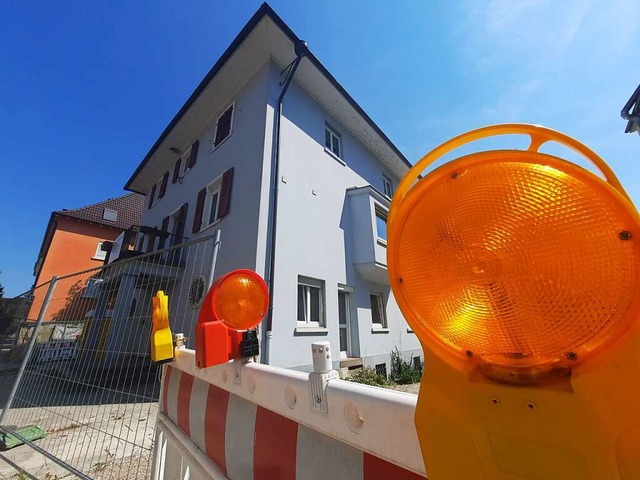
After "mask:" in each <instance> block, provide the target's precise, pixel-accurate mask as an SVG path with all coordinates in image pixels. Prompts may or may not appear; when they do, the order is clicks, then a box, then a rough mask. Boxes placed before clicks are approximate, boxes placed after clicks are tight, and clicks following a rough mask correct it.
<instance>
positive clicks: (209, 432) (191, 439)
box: [154, 349, 425, 480]
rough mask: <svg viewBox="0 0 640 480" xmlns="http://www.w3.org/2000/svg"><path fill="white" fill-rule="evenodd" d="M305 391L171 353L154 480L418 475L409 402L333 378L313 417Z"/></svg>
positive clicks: (268, 370)
mask: <svg viewBox="0 0 640 480" xmlns="http://www.w3.org/2000/svg"><path fill="white" fill-rule="evenodd" d="M309 392H310V388H309V375H308V374H304V373H301V372H294V371H291V370H285V369H280V368H277V367H270V366H267V365H260V364H253V363H250V364H247V365H244V366H240V364H233V363H230V364H226V365H221V366H219V367H214V368H210V369H203V370H197V369H195V358H194V352H193V351H190V350H186V349H178V350H177V351H176V359H175V361H174V363H173V364H172V365H168V366H166V367H165V370H164V375H163V383H162V393H161V407H160V408H161V413H160V415H159V421H158V435H159V437H158V439H157V441H158V442H159V443H158V444H157V446H156V468H155V474H154V478H155V479H158V480H160V479H167V480H168V479H169V478H171V479H174V478H190V479H192V480H193V479H199V478H203V479H205V478H213V479H218V478H220V479H223V478H229V479H232V480H241V479H256V480H260V479H284V480H286V479H305V480H306V479H313V478H322V479H325V480H326V479H358V480H362V479H366V480H379V479H380V480H381V479H398V480H403V479H407V480H418V479H421V478H425V471H424V465H423V463H422V456H421V453H420V449H419V447H418V442H417V436H416V433H415V428H414V426H413V412H414V410H415V397H414V396H412V395H407V394H403V393H399V392H393V391H387V390H383V389H377V388H373V387H366V386H363V385H358V384H354V383H351V382H345V381H342V380H337V379H336V380H331V381H329V382H328V383H327V388H326V395H327V398H326V400H327V403H328V412H327V413H323V412H320V411H317V410H313V409H312V408H311V403H310V402H311V398H310V396H309ZM394 437H395V438H394ZM194 447H197V448H194Z"/></svg>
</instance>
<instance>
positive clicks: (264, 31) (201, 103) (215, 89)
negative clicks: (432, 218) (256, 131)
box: [124, 3, 411, 194]
mask: <svg viewBox="0 0 640 480" xmlns="http://www.w3.org/2000/svg"><path fill="white" fill-rule="evenodd" d="M298 41H300V39H299V38H298V36H297V35H296V34H295V33H293V31H292V30H291V29H290V28H289V27H288V26H287V25H286V24H285V23H284V22H283V21H282V20H281V19H280V17H278V16H277V15H276V13H275V12H274V11H273V10H272V9H271V7H269V6H268V5H267V4H266V3H265V4H263V5H262V6H261V7H260V9H259V10H258V11H257V12H256V14H255V15H254V16H253V17H252V18H251V20H249V22H248V23H247V24H246V25H245V27H244V28H243V29H242V31H241V32H240V33H239V34H238V36H237V37H236V38H235V39H234V41H233V42H232V43H231V45H230V46H229V48H227V50H226V51H225V52H224V54H223V55H222V57H220V59H219V60H218V61H217V62H216V63H215V65H214V66H213V68H212V69H211V70H210V71H209V73H208V74H207V75H206V76H205V78H204V79H203V80H202V82H200V84H199V85H198V87H197V88H196V90H195V91H194V92H193V93H192V94H191V96H190V97H189V99H188V100H187V102H186V103H185V104H184V105H183V106H182V108H181V109H180V111H179V112H178V113H177V114H176V116H175V117H174V118H173V120H171V122H170V123H169V125H168V126H167V128H165V130H164V131H163V132H162V134H161V135H160V137H159V138H158V140H157V141H156V142H155V144H154V145H153V146H152V147H151V150H149V153H147V155H146V156H145V157H144V159H143V160H142V162H141V163H140V165H139V166H138V168H136V170H135V172H134V173H133V175H132V176H131V178H130V179H129V181H128V182H127V184H126V185H125V187H124V188H125V190H130V191H133V192H138V193H142V194H146V193H147V192H148V191H149V189H150V188H151V186H152V185H153V183H154V182H155V181H157V179H158V178H159V177H160V176H161V175H162V174H163V173H164V172H165V171H167V170H168V169H170V168H171V167H172V166H173V164H174V163H175V160H176V154H175V153H174V152H172V151H171V150H170V149H171V148H172V147H173V148H174V149H175V148H177V149H179V150H182V151H184V150H185V149H187V148H188V147H189V142H191V141H193V139H194V138H195V135H196V134H198V133H199V132H200V131H201V130H202V129H203V128H204V127H205V126H208V125H210V123H211V121H212V120H213V118H212V113H214V112H212V108H211V105H213V104H215V103H217V102H220V101H221V99H227V98H231V97H232V96H233V94H234V93H235V92H236V91H237V90H238V89H239V88H240V87H241V86H242V85H243V84H244V82H246V81H247V80H248V79H249V78H251V77H252V76H253V75H254V74H255V73H256V72H257V71H258V70H259V69H260V67H262V66H263V65H264V64H265V62H267V61H268V60H269V59H273V60H274V61H275V62H277V63H278V64H280V65H282V66H284V65H288V64H289V63H290V62H291V61H292V60H293V59H294V58H295V52H294V45H295V44H296V43H297V42H298ZM295 81H296V83H298V84H299V85H300V86H301V87H302V88H304V89H305V90H306V91H307V92H308V93H309V94H310V95H311V96H313V97H314V98H315V100H316V101H317V102H318V103H320V104H321V105H322V106H323V107H324V108H325V109H326V110H327V111H328V112H329V113H330V114H331V115H332V116H333V117H334V118H335V119H336V120H337V121H338V122H340V123H341V124H342V126H343V127H345V128H346V129H347V130H349V132H350V133H351V134H352V135H354V136H355V137H356V138H357V139H358V140H359V141H360V142H361V143H362V144H363V145H364V146H365V147H367V148H368V149H369V150H370V151H371V152H372V153H373V154H374V155H375V156H376V157H377V158H378V159H379V160H380V161H381V162H382V163H384V164H385V165H386V166H387V167H388V168H389V169H390V170H391V171H392V172H393V173H394V174H396V175H397V176H398V177H402V176H403V175H404V174H405V173H406V172H407V170H408V169H409V168H410V167H411V164H410V163H409V162H408V160H407V159H406V158H405V157H404V156H403V155H402V153H401V152H400V151H399V150H398V148H397V147H396V146H395V145H393V143H392V142H391V140H389V138H388V137H387V136H386V135H385V134H384V133H383V132H382V130H380V128H379V127H378V126H377V125H376V124H375V123H374V122H373V120H371V118H370V117H369V116H368V115H367V114H366V113H365V112H364V110H363V109H362V108H361V107H360V106H359V105H358V104H357V103H356V101H355V100H354V99H353V98H352V97H351V96H350V95H349V94H348V93H347V92H346V90H345V89H344V88H343V87H342V86H341V85H340V84H339V83H338V82H337V80H336V79H335V78H334V77H333V75H331V73H329V71H328V70H327V69H326V68H325V67H324V66H323V65H322V64H321V63H320V61H319V60H318V59H317V58H316V57H315V56H314V55H313V54H312V53H311V52H309V53H308V54H307V56H306V57H305V58H304V59H303V60H302V62H301V63H300V66H299V67H298V71H297V72H296V76H295Z"/></svg>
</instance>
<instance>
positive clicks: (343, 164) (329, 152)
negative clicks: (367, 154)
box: [324, 147, 347, 167]
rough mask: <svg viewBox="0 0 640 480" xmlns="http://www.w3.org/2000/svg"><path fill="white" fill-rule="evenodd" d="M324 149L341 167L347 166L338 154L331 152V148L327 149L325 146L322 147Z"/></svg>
mask: <svg viewBox="0 0 640 480" xmlns="http://www.w3.org/2000/svg"><path fill="white" fill-rule="evenodd" d="M324 151H325V152H326V153H327V154H328V155H329V156H331V157H333V159H334V160H335V161H336V162H338V163H339V164H340V165H342V166H343V167H346V166H347V162H345V161H344V160H342V159H341V158H340V157H339V156H337V155H336V154H335V153H333V152H332V151H331V150H329V149H328V148H327V147H324Z"/></svg>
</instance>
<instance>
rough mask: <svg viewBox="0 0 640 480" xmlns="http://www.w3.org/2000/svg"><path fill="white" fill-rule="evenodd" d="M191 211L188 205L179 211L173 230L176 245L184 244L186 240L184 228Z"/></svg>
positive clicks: (185, 204)
mask: <svg viewBox="0 0 640 480" xmlns="http://www.w3.org/2000/svg"><path fill="white" fill-rule="evenodd" d="M188 209H189V204H188V203H183V204H182V206H181V207H180V210H179V211H178V216H177V218H176V219H175V225H174V230H173V235H174V239H173V241H174V245H175V244H178V243H182V242H183V241H184V240H186V238H185V237H184V226H185V224H186V223H187V211H188Z"/></svg>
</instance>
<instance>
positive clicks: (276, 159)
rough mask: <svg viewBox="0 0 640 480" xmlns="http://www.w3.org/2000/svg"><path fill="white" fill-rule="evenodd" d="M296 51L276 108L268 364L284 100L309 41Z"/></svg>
mask: <svg viewBox="0 0 640 480" xmlns="http://www.w3.org/2000/svg"><path fill="white" fill-rule="evenodd" d="M294 51H295V54H296V58H295V60H294V61H293V62H291V63H290V64H289V66H288V67H287V68H285V69H284V70H283V73H284V72H286V77H285V79H284V80H283V81H282V82H280V86H282V91H281V92H280V97H278V106H277V108H276V114H275V118H274V125H273V132H274V133H273V135H274V146H273V154H272V159H271V171H272V172H273V174H272V176H271V197H272V200H271V231H270V241H271V245H270V249H269V250H268V255H269V259H268V262H269V280H268V284H269V311H268V312H267V326H266V329H265V338H264V348H263V349H262V352H263V357H262V362H263V363H266V364H270V363H271V361H270V360H271V350H270V346H271V345H270V344H271V336H272V327H273V293H274V291H275V288H274V283H275V268H276V231H277V226H278V191H279V190H280V188H279V185H280V182H279V181H278V177H279V176H280V120H281V118H282V102H283V100H284V96H285V95H286V93H287V90H288V89H289V85H290V84H291V80H293V76H294V75H295V73H296V70H297V69H298V65H300V62H301V61H302V59H303V57H304V56H305V55H306V54H307V52H308V51H309V49H308V47H307V42H304V41H302V40H300V41H298V42H297V43H296V44H295V47H294Z"/></svg>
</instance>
